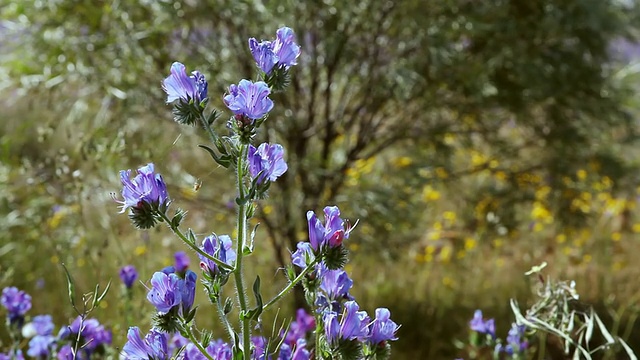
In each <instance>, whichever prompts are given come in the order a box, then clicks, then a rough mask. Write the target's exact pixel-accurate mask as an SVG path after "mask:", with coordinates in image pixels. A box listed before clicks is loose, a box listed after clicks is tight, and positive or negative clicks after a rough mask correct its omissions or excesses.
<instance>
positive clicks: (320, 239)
mask: <svg viewBox="0 0 640 360" xmlns="http://www.w3.org/2000/svg"><path fill="white" fill-rule="evenodd" d="M324 219H325V225H323V224H322V222H320V220H318V218H317V217H316V214H315V213H314V212H313V211H308V212H307V222H308V224H309V242H310V243H311V247H312V248H313V250H314V251H318V250H319V249H320V248H322V247H325V246H328V247H331V248H335V247H338V246H340V245H342V241H343V240H344V239H347V238H349V233H350V232H351V228H350V227H347V229H345V227H344V221H343V220H342V218H340V209H338V207H337V206H327V207H325V208H324Z"/></svg>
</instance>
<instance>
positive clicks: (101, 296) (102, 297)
mask: <svg viewBox="0 0 640 360" xmlns="http://www.w3.org/2000/svg"><path fill="white" fill-rule="evenodd" d="M98 288H99V285H96V292H95V293H94V300H93V307H96V306H98V305H100V303H101V302H102V300H104V298H105V296H107V293H108V292H109V289H110V288H111V280H109V282H108V283H107V287H105V288H104V291H103V292H102V294H100V296H98V295H97V294H98ZM96 296H97V297H96Z"/></svg>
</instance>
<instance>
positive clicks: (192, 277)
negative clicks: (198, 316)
mask: <svg viewBox="0 0 640 360" xmlns="http://www.w3.org/2000/svg"><path fill="white" fill-rule="evenodd" d="M197 279H198V275H196V273H194V272H193V271H191V270H187V272H186V273H185V274H184V280H183V281H182V282H181V288H180V293H181V295H182V297H181V300H180V301H181V302H182V312H183V314H186V313H187V312H189V310H191V307H192V306H193V301H194V300H195V297H196V281H197Z"/></svg>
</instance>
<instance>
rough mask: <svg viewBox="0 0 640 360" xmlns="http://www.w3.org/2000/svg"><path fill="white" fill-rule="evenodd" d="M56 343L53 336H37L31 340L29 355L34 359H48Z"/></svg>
mask: <svg viewBox="0 0 640 360" xmlns="http://www.w3.org/2000/svg"><path fill="white" fill-rule="evenodd" d="M55 341H56V338H55V336H53V335H37V336H34V337H33V338H32V339H31V340H29V349H28V350H27V355H29V356H31V357H32V358H47V357H48V356H49V353H50V352H51V345H53V344H54V343H55Z"/></svg>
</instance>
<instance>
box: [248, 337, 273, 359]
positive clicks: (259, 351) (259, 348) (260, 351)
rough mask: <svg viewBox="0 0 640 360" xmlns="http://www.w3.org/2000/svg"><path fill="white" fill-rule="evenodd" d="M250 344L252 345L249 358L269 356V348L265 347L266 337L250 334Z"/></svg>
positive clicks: (265, 357)
mask: <svg viewBox="0 0 640 360" xmlns="http://www.w3.org/2000/svg"><path fill="white" fill-rule="evenodd" d="M251 345H253V352H252V353H251V360H267V359H269V358H270V357H269V352H268V350H269V349H267V339H266V338H265V337H264V336H252V337H251Z"/></svg>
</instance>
